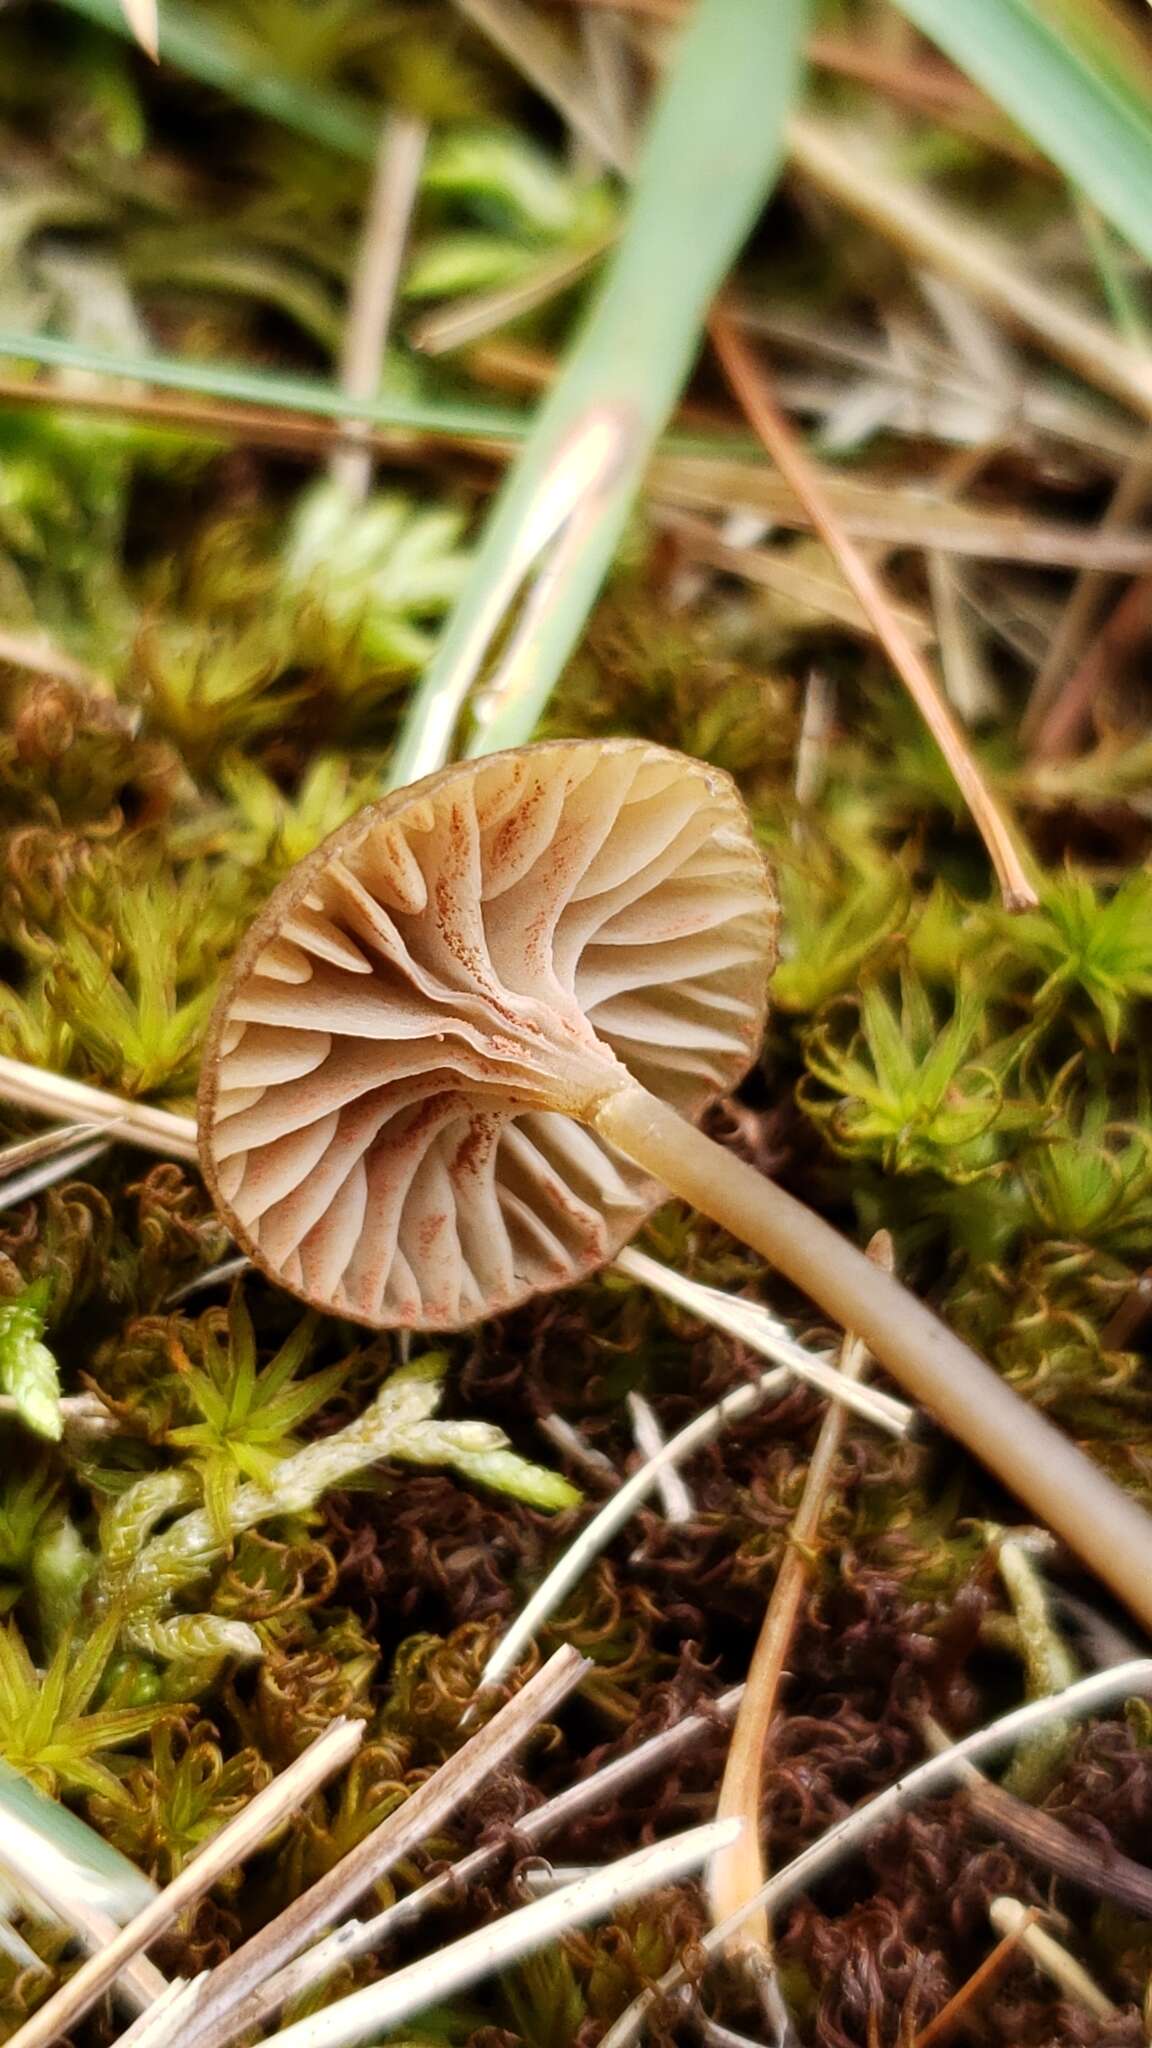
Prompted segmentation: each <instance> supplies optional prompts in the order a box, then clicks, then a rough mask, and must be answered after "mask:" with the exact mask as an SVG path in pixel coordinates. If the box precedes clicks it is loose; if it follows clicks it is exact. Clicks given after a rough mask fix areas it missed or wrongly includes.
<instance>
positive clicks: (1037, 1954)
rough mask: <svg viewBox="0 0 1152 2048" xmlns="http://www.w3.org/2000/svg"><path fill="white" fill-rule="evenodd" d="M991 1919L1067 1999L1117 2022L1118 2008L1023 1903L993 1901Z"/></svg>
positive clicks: (1016, 1900) (998, 1932)
mask: <svg viewBox="0 0 1152 2048" xmlns="http://www.w3.org/2000/svg"><path fill="white" fill-rule="evenodd" d="M988 1918H989V1919H990V1920H991V1922H992V1925H993V1927H994V1928H995V1929H996V1932H997V1934H1014V1935H1015V1936H1016V1938H1017V1940H1018V1941H1019V1943H1020V1946H1021V1948H1024V1949H1027V1951H1028V1954H1029V1955H1030V1956H1031V1958H1032V1961H1033V1962H1034V1963H1035V1964H1036V1965H1037V1967H1038V1968H1039V1969H1041V1970H1044V1971H1045V1972H1046V1973H1047V1975H1048V1976H1049V1977H1051V1978H1052V1979H1053V1980H1054V1982H1055V1983H1057V1984H1058V1985H1059V1986H1060V1989H1061V1991H1062V1992H1063V1993H1064V1996H1065V1997H1066V1998H1070V1999H1071V2000H1072V2001H1073V2003H1074V2004H1076V2005H1082V2006H1083V2007H1084V2008H1085V2010H1086V2011H1087V2012H1091V2013H1095V2015H1096V2017H1097V2019H1101V2020H1110V2019H1115V2017H1116V2014H1117V2012H1118V2010H1119V2007H1118V2006H1116V2005H1114V2004H1113V2002H1112V2000H1111V1999H1110V1998H1108V1997H1107V1996H1106V1994H1105V1993H1104V1992H1103V1991H1101V1989H1100V1986H1099V1985H1098V1984H1097V1983H1095V1982H1094V1980H1093V1979H1092V1978H1091V1977H1090V1976H1089V1975H1088V1972H1087V1970H1086V1969H1085V1968H1084V1965H1083V1963H1078V1962H1077V1960H1076V1958H1075V1956H1070V1955H1069V1953H1068V1951H1067V1949H1066V1948H1062V1947H1061V1945H1060V1943H1059V1942H1058V1941H1054V1940H1053V1938H1052V1936H1051V1935H1050V1934H1046V1933H1045V1932H1044V1929H1043V1928H1042V1927H1037V1926H1035V1925H1034V1924H1033V1919H1032V1915H1031V1914H1030V1913H1029V1911H1028V1908H1027V1906H1025V1905H1024V1904H1023V1903H1022V1902H1021V1900H1019V1899H1006V1898H1000V1899H993V1901H992V1903H991V1905H990V1906H989V1908H988Z"/></svg>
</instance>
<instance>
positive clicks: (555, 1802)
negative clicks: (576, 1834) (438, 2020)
mask: <svg viewBox="0 0 1152 2048" xmlns="http://www.w3.org/2000/svg"><path fill="white" fill-rule="evenodd" d="M743 1693H744V1688H743V1686H734V1687H733V1688H732V1690H731V1691H730V1692H726V1693H722V1694H721V1696H720V1698H719V1699H717V1700H713V1701H712V1702H711V1703H710V1705H709V1708H708V1711H707V1713H699V1714H688V1715H686V1716H685V1717H684V1719H683V1720H682V1721H677V1722H676V1723H675V1724H674V1725H673V1726H672V1727H671V1728H665V1729H664V1730H662V1732H661V1733H660V1734H659V1735H653V1736H650V1737H649V1739H648V1741H647V1742H642V1743H640V1745H639V1746H638V1747H637V1748H636V1749H632V1750H628V1751H627V1752H626V1753H625V1754H624V1755H623V1756H619V1757H616V1758H615V1759H614V1760H613V1762H612V1763H609V1764H604V1765H603V1766H602V1767H601V1769H600V1770H598V1771H593V1772H592V1773H591V1774H590V1775H589V1776H588V1777H587V1778H581V1779H579V1780H578V1781H577V1783H576V1784H574V1785H569V1786H568V1787H567V1789H566V1790H565V1791H563V1792H558V1793H557V1794H556V1796H555V1798H553V1799H549V1800H548V1801H547V1802H546V1803H545V1804H544V1805H543V1806H536V1807H533V1808H532V1809H531V1811H530V1812H528V1813H526V1814H524V1815H523V1816H522V1817H521V1819H520V1820H519V1821H518V1822H517V1823H516V1827H515V1831H514V1833H513V1836H512V1842H513V1843H514V1844H515V1846H517V1847H520V1846H522V1845H524V1844H527V1845H529V1846H530V1847H536V1846H538V1845H540V1844H542V1843H543V1842H545V1841H547V1840H548V1838H549V1837H550V1836H551V1835H554V1834H556V1833H558V1831H559V1830H560V1829H561V1828H563V1827H567V1826H568V1825H569V1823H570V1822H571V1821H572V1820H574V1819H576V1818H577V1817H578V1816H579V1815H582V1814H584V1813H586V1812H587V1811H588V1810H589V1808H595V1807H597V1806H600V1805H604V1804H606V1803H607V1802H609V1801H610V1800H612V1799H614V1798H616V1797H618V1796H619V1794H620V1793H621V1792H623V1791H625V1790H627V1788H628V1787H630V1786H632V1785H635V1784H636V1782H637V1780H639V1779H643V1778H645V1777H647V1776H649V1775H650V1774H651V1772H653V1771H655V1770H657V1769H660V1768H663V1767H664V1766H666V1765H670V1764H672V1763H673V1762H674V1761H675V1759H676V1758H677V1757H679V1756H681V1755H682V1754H683V1753H684V1751H685V1750H686V1749H690V1748H691V1747H692V1745H693V1744H694V1743H696V1742H698V1741H699V1740H700V1737H701V1736H702V1735H704V1734H706V1733H707V1731H708V1729H709V1728H712V1727H714V1726H715V1725H716V1723H717V1721H724V1720H729V1719H731V1717H732V1715H733V1714H734V1713H735V1712H736V1709H737V1707H738V1705H739V1703H740V1700H741V1699H742V1697H743ZM507 1847H508V1844H507V1843H505V1842H504V1841H490V1842H483V1843H481V1845H480V1847H479V1848H477V1849H473V1850H472V1851H471V1852H470V1854H469V1855H467V1856H463V1857H461V1858H460V1860H459V1862H457V1863H453V1864H452V1865H451V1866H450V1868H449V1869H447V1870H445V1871H442V1872H441V1873H440V1874H439V1875H438V1876H437V1877H433V1878H429V1880H428V1882H427V1883H426V1884H422V1885H420V1886H418V1887H417V1889H416V1890H415V1891H411V1892H408V1893H406V1894H405V1896H404V1897H403V1898H400V1899H397V1900H396V1901H395V1903H394V1904H393V1905H391V1906H386V1907H385V1908H384V1910H383V1912H380V1913H377V1914H375V1915H374V1917H373V1918H372V1919H371V1920H348V1921H345V1923H344V1925H343V1926H342V1927H337V1928H336V1929H334V1931H333V1932H332V1933H331V1934H328V1935H326V1936H325V1937H324V1939H323V1941H318V1942H317V1943H316V1945H315V1947H314V1948H310V1949H307V1950H306V1951H305V1953H304V1954H303V1955H301V1956H299V1957H298V1958H297V1960H296V1961H295V1962H294V1963H290V1964H289V1965H288V1967H287V1968H286V1969H284V1970H282V1971H281V1972H280V1973H279V1975H278V1977H277V1978H276V1979H275V1980H274V1982H272V1983H269V1984H268V1985H267V1986H266V1987H265V1994H266V1997H267V1998H268V1999H269V2001H271V2000H272V1999H273V1998H274V1999H275V2002H276V2003H277V2004H280V2005H286V2004H287V2003H288V2001H289V1999H294V1998H299V1997H301V1996H302V1995H303V1994H304V1993H305V1992H311V1991H314V1990H315V1989H317V1987H318V1986H319V1985H321V1984H323V1983H326V1982H327V1980H328V1979H329V1978H330V1977H331V1976H332V1975H333V1974H334V1972H335V1971H336V1970H338V1969H339V1968H340V1967H341V1965H342V1964H343V1963H344V1962H349V1961H351V1960H352V1959H353V1958H354V1957H355V1956H362V1955H367V1954H368V1953H369V1952H370V1951H372V1950H375V1949H380V1948H382V1947H383V1946H384V1944H385V1943H386V1942H388V1941H390V1940H392V1939H393V1937H394V1936H395V1935H397V1934H398V1933H399V1932H400V1931H401V1929H402V1928H408V1927H411V1926H413V1925H414V1923H415V1922H416V1921H418V1920H422V1919H423V1918H424V1915H425V1914H426V1913H428V1912H431V1911H432V1910H433V1908H434V1907H436V1906H437V1905H440V1904H442V1903H445V1902H447V1901H449V1900H452V1899H455V1898H458V1897H460V1896H462V1895H464V1894H465V1893H466V1892H467V1889H468V1887H469V1886H470V1885H471V1884H473V1883H475V1881H476V1879H477V1878H479V1877H482V1876H484V1874H485V1873H486V1872H487V1871H489V1870H491V1869H492V1866H493V1865H494V1864H496V1863H498V1862H499V1861H500V1859H501V1857H502V1856H503V1855H504V1854H505V1853H506V1850H507Z"/></svg>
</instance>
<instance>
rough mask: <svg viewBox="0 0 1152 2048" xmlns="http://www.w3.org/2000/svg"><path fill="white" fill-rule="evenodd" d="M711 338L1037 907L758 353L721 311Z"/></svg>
mask: <svg viewBox="0 0 1152 2048" xmlns="http://www.w3.org/2000/svg"><path fill="white" fill-rule="evenodd" d="M711 330H712V340H713V344H714V346H715V348H716V353H717V355H718V356H719V358H720V362H721V364H722V366H723V369H724V373H725V375H726V377H727V378H728V381H729V383H730V384H731V386H732V389H733V391H734V392H735V394H736V396H737V398H738V399H739V401H740V403H741V405H742V406H743V408H744V411H745V412H746V414H747V416H748V419H749V422H750V423H751V425H752V426H753V427H754V429H755V431H756V433H757V434H758V435H759V437H760V439H761V441H762V442H763V444H764V447H765V448H766V450H767V451H768V453H769V455H770V456H771V457H772V459H773V461H774V462H775V463H776V465H777V467H778V469H779V470H780V473H781V475H782V476H783V477H784V478H785V479H786V481H787V483H788V484H789V485H790V487H791V488H792V490H794V491H795V493H796V495H797V497H798V498H799V499H800V500H801V502H802V503H803V504H804V505H805V506H806V508H807V510H808V514H809V517H810V518H811V521H812V524H813V526H814V527H815V529H816V531H817V533H818V534H819V535H820V537H821V539H822V540H823V541H824V542H825V544H826V546H828V547H829V548H830V549H831V550H832V553H833V554H834V556H835V557H836V560H837V562H838V564H839V566H840V570H841V572H842V574H843V576H844V580H845V582H846V583H847V584H848V586H849V588H850V589H851V590H852V592H853V594H854V596H855V597H856V599H857V601H858V603H859V604H860V606H861V608H862V609H863V611H864V612H865V613H866V614H867V616H868V618H869V619H870V620H871V622H872V625H873V627H874V629H875V632H876V637H877V639H878V640H879V641H880V642H881V645H882V646H883V648H884V651H885V653H886V654H887V656H888V658H889V660H890V661H891V663H892V666H893V668H894V669H895V670H896V672H897V674H898V675H899V677H900V679H901V681H902V682H903V684H904V686H905V688H906V689H907V691H908V694H909V696H910V697H911V698H912V700H913V702H914V703H915V705H916V707H917V709H918V711H919V712H920V715H921V717H922V718H923V720H924V722H925V724H926V725H927V727H928V729H929V731H930V732H931V734H932V737H933V738H934V740H935V741H936V743H937V745H938V747H939V748H940V751H941V753H942V754H943V756H944V758H945V760H946V761H947V763H948V766H949V768H950V770H951V772H952V775H953V777H954V778H955V781H956V785H957V788H958V789H959V790H960V792H961V794H962V796H963V797H964V801H965V802H966V804H967V805H968V808H969V810H970V811H971V813H972V817H973V819H974V821H975V823H976V825H977V827H978V829H979V832H980V835H981V837H982V839H983V841H984V844H985V846H986V847H987V848H988V854H989V858H990V859H991V861H992V864H993V866H994V868H995V870H996V875H997V879H998V880H999V883H1000V889H1001V892H1002V894H1003V897H1004V902H1005V905H1006V907H1007V908H1008V909H1009V910H1027V909H1029V908H1031V907H1033V906H1034V905H1035V904H1036V903H1037V901H1038V898H1037V895H1036V891H1035V889H1034V888H1033V887H1032V884H1031V882H1030V881H1029V879H1028V876H1027V874H1026V872H1025V870H1024V867H1023V864H1022V862H1021V859H1020V855H1019V853H1018V851H1017V848H1016V844H1015V841H1014V840H1013V837H1012V834H1011V832H1010V831H1009V828H1008V825H1007V823H1006V821H1005V820H1004V818H1002V817H1001V815H1000V812H999V810H998V808H997V806H996V801H995V799H994V797H993V795H992V792H991V790H990V789H989V788H988V785H987V783H986V782H985V781H984V777H983V776H982V774H981V773H980V770H979V768H978V767H977V765H976V762H975V761H974V759H973V757H972V755H971V753H970V752H969V750H968V745H967V742H966V740H965V738H964V735H963V733H962V731H961V729H960V727H959V726H958V724H957V723H956V720H955V719H954V717H953V716H952V713H951V711H950V710H949V709H948V706H947V704H946V703H945V701H944V698H943V697H942V695H941V693H940V690H939V687H938V685H937V683H936V679H935V677H934V676H933V675H932V672H931V670H930V669H929V668H928V666H927V663H926V662H925V661H924V660H923V658H922V656H921V655H920V654H919V652H918V651H917V649H916V648H915V647H914V646H913V645H912V642H911V640H910V639H909V638H908V635H907V633H906V632H905V630H904V628H903V626H902V625H901V623H900V621H899V619H898V618H897V617H896V616H895V613H894V610H893V607H892V604H891V601H890V599H889V598H888V595H887V593H886V592H885V590H884V588H883V586H882V585H881V583H880V582H879V580H878V578H877V577H876V576H875V574H874V573H873V571H872V569H871V568H870V566H869V564H868V563H867V561H866V560H865V559H864V556H863V555H862V554H861V553H860V551H859V549H858V548H857V547H856V545H855V543H854V542H853V541H852V539H851V537H850V536H849V534H848V533H847V532H846V530H845V528H844V527H843V525H842V524H841V522H840V520H839V519H838V517H837V515H836V512H835V511H834V509H833V506H832V504H831V502H830V500H829V498H828V496H827V493H826V492H825V490H824V488H823V484H822V481H821V478H820V475H819V472H818V470H817V468H816V466H815V464H814V463H813V462H812V461H811V460H810V459H809V457H808V456H807V454H806V453H805V451H804V449H803V447H802V445H801V443H800V440H799V438H798V436H797V435H796V434H795V433H794V431H793V429H792V428H791V426H790V425H789V423H788V421H787V420H786V419H785V417H784V415H783V413H782V412H781V411H780V409H779V407H778V405H777V404H776V402H775V399H774V398H773V396H772V392H771V388H770V386H769V384H768V381H767V378H766V377H765V375H764V372H763V370H762V369H761V367H760V364H759V363H758V361H757V359H756V357H755V355H754V354H753V353H752V351H751V349H750V348H749V347H748V345H747V343H746V342H745V341H744V339H743V338H742V336H741V335H740V333H739V331H738V330H737V328H736V327H735V325H734V324H733V322H732V321H731V320H730V319H729V318H728V316H727V315H726V314H724V313H720V312H717V313H715V314H714V315H713V317H712V322H711Z"/></svg>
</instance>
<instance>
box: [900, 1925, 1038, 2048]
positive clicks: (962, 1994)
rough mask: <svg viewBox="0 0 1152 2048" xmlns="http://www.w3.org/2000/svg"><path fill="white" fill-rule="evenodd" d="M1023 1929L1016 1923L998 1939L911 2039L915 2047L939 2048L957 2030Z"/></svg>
mask: <svg viewBox="0 0 1152 2048" xmlns="http://www.w3.org/2000/svg"><path fill="white" fill-rule="evenodd" d="M1028 1918H1029V1922H1031V1921H1032V1920H1034V1919H1035V1918H1036V1908H1035V1907H1033V1908H1031V1910H1030V1912H1029V1915H1028ZM1022 1933H1023V1928H1022V1927H1017V1928H1015V1929H1014V1930H1013V1932H1012V1933H1011V1934H1005V1935H1004V1936H1003V1937H1002V1939H1001V1940H1000V1941H998V1942H997V1943H996V1946H995V1948H994V1949H993V1950H992V1951H991V1953H990V1954H989V1955H986V1956H985V1958H984V1961H983V1962H982V1963H981V1964H980V1967H979V1968H978V1969H976V1970H973V1972H972V1975H971V1976H970V1977H969V1978H968V1981H967V1983H965V1984H962V1985H961V1986H960V1989H959V1991H957V1992H955V1993H954V1995H953V1996H952V1997H951V1998H950V1999H949V2000H948V2003H947V2005H943V2006H941V2008H940V2010H939V2012H938V2013H937V2014H936V2017H935V2019H933V2020H929V2022H928V2025H927V2026H926V2027H922V2028H921V2030H920V2032H919V2033H918V2034H917V2036H916V2039H915V2041H914V2042H913V2043H912V2048H940V2043H941V2042H942V2041H944V2040H946V2039H947V2037H948V2036H949V2034H951V2033H952V2032H954V2030H955V2028H956V2025H957V2022H958V2021H959V2020H960V2019H961V2018H962V2017H963V2016H964V2015H965V2014H966V2013H967V2012H968V2010H969V2007H970V2006H973V2005H976V2004H978V2003H979V2001H980V2000H981V1999H982V1998H986V1997H987V1995H988V1993H989V1991H990V1990H991V1989H992V1986H993V1985H994V1984H996V1983H998V1982H999V1980H1000V1978H1001V1977H1002V1976H1003V1975H1004V1972H1005V1971H1006V1970H1007V1969H1008V1968H1009V1966H1010V1964H1011V1963H1012V1961H1013V1960H1014V1958H1015V1955H1016V1952H1017V1950H1018V1948H1019V1946H1020V1936H1021V1934H1022Z"/></svg>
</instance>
